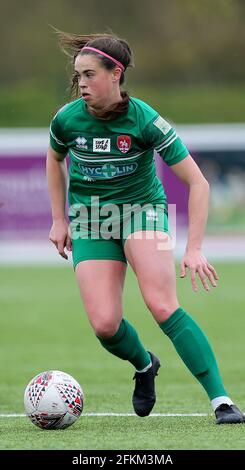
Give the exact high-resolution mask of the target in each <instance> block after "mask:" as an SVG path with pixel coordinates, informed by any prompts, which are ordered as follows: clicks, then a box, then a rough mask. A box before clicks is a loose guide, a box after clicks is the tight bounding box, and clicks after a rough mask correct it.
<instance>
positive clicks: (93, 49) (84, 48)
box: [81, 46, 125, 72]
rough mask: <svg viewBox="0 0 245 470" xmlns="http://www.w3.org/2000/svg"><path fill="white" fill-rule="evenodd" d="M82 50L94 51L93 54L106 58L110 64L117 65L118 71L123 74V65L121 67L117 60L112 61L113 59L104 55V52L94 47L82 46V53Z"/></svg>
mask: <svg viewBox="0 0 245 470" xmlns="http://www.w3.org/2000/svg"><path fill="white" fill-rule="evenodd" d="M84 50H87V51H94V52H97V53H98V54H100V55H103V56H104V57H106V58H107V59H110V60H112V62H114V63H115V64H116V65H118V67H120V69H121V70H122V71H123V72H124V70H125V67H124V65H123V64H122V63H121V62H119V61H118V60H116V59H114V57H111V56H110V55H108V54H106V53H105V52H103V51H100V50H99V49H95V47H90V46H84V47H83V48H82V49H81V52H83V51H84Z"/></svg>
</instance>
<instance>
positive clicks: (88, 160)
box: [50, 98, 188, 207]
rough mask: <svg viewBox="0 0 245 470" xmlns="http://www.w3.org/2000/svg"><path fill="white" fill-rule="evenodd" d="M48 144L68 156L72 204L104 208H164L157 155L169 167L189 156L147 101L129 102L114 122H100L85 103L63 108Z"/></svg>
mask: <svg viewBox="0 0 245 470" xmlns="http://www.w3.org/2000/svg"><path fill="white" fill-rule="evenodd" d="M50 144H51V147H52V148H53V149H54V150H55V151H56V152H58V153H63V154H64V155H65V154H67V153H69V157H70V167H69V174H70V182H69V203H70V205H73V204H79V203H81V204H84V205H85V206H86V207H88V206H90V204H91V196H98V197H99V201H100V206H102V205H104V204H108V203H113V204H117V205H119V206H120V205H122V204H132V203H137V204H140V205H144V204H147V203H151V204H165V206H166V195H165V192H164V189H163V186H162V183H161V182H160V180H159V179H158V178H157V176H156V168H155V161H154V150H156V151H157V152H158V153H159V154H160V156H161V157H162V159H163V160H164V161H165V162H166V164H167V165H174V164H175V163H178V162H180V161H181V160H182V159H184V158H185V157H186V156H187V155H188V150H187V148H186V147H185V146H184V145H183V143H182V142H181V140H180V138H179V137H178V136H177V134H176V132H175V130H174V129H173V128H172V127H171V125H170V124H169V123H168V122H167V121H165V120H164V119H163V118H162V117H161V116H160V115H159V114H158V113H157V112H156V111H155V110H154V109H152V108H151V107H150V106H148V105H147V104H146V103H144V102H143V101H141V100H139V99H136V98H130V100H129V107H128V111H127V112H126V113H124V114H122V115H120V116H119V117H117V118H116V119H113V120H108V121H107V120H102V119H98V118H96V117H95V116H93V115H92V114H90V113H89V112H88V110H87V105H86V103H85V102H84V100H83V99H82V98H80V99H77V100H75V101H73V102H71V103H68V104H66V105H65V106H63V108H61V109H60V110H59V111H58V113H57V114H56V116H55V117H54V119H53V120H52V123H51V126H50Z"/></svg>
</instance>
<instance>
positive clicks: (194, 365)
mask: <svg viewBox="0 0 245 470" xmlns="http://www.w3.org/2000/svg"><path fill="white" fill-rule="evenodd" d="M155 233H156V234H158V238H157V236H155V237H154V239H151V238H147V239H146V237H147V232H144V233H142V239H141V240H140V239H137V240H136V239H134V238H133V237H132V236H131V238H128V239H127V240H126V243H125V246H124V250H125V254H126V256H127V259H128V260H129V262H130V264H131V265H132V267H133V269H134V271H135V273H136V276H137V279H138V282H139V286H140V289H141V292H142V295H143V298H144V300H145V303H146V305H147V306H148V308H149V310H150V311H151V312H152V314H153V316H154V318H155V320H156V322H157V323H158V324H159V326H160V328H161V329H162V331H163V332H164V333H165V334H166V335H167V336H168V337H169V338H170V340H171V341H172V343H173V345H174V346H175V349H176V351H177V352H178V354H179V355H180V357H181V358H182V360H183V361H184V363H185V364H186V366H187V367H188V369H189V370H190V371H191V373H192V374H193V375H194V376H195V377H196V379H197V380H198V381H199V382H200V383H201V384H202V386H203V387H204V389H205V390H206V392H207V394H208V396H209V398H210V400H211V404H212V406H213V409H214V410H216V417H217V423H218V424H221V423H224V422H227V423H233V422H243V415H242V413H241V412H240V411H239V410H238V409H236V408H234V404H233V402H232V401H231V400H230V398H229V397H228V395H227V392H226V390H225V388H224V386H223V383H222V380H221V377H220V373H219V370H218V366H217V363H216V359H215V356H214V353H213V351H212V349H211V346H210V344H209V341H208V339H207V337H206V336H205V334H204V333H203V332H202V330H201V329H200V327H199V326H198V325H197V323H196V322H195V321H194V320H193V319H192V318H191V317H190V315H188V313H187V312H186V311H185V310H184V309H183V308H181V307H180V306H179V303H178V299H177V295H176V275H175V267H174V259H173V254H172V250H171V249H159V246H161V247H162V248H163V246H164V243H163V242H160V241H159V237H160V236H165V237H168V235H167V234H164V235H161V233H158V232H155ZM165 245H166V243H165ZM220 405H221V406H222V407H223V409H222V410H221V411H220V412H221V415H219V417H218V416H217V414H218V413H219V412H218V408H219V406H220ZM219 418H220V420H219Z"/></svg>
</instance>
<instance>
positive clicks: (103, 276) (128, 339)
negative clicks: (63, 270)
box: [73, 239, 151, 370]
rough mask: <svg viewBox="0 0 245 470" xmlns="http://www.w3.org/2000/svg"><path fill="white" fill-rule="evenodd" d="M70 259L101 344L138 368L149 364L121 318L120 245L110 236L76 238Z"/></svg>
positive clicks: (123, 265)
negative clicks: (103, 237)
mask: <svg viewBox="0 0 245 470" xmlns="http://www.w3.org/2000/svg"><path fill="white" fill-rule="evenodd" d="M103 257H104V258H106V259H103ZM93 258H97V259H93ZM110 258H111V259H110ZM73 260H74V265H75V273H76V278H77V282H78V285H79V289H80V293H81V297H82V300H83V303H84V307H85V310H86V312H87V315H88V318H89V321H90V323H91V325H92V327H93V329H94V332H95V334H96V336H97V337H98V339H99V340H100V342H101V344H102V346H103V347H104V348H105V349H107V350H108V351H109V352H111V353H112V354H114V355H115V356H117V357H120V358H121V359H125V360H128V361H129V362H131V363H132V364H133V365H134V367H135V368H136V369H138V370H142V369H143V370H144V369H145V368H147V367H148V366H150V363H151V359H150V356H149V353H148V352H147V351H146V350H145V348H144V346H143V345H142V343H141V341H140V339H139V337H138V334H137V332H136V330H135V329H134V327H133V326H132V325H131V324H130V323H129V322H128V321H127V320H126V319H125V318H122V315H123V312H122V292H123V285H124V279H125V273H126V266H127V265H126V260H125V256H124V254H123V250H122V246H121V245H120V244H119V243H116V242H115V241H113V240H111V241H110V240H101V239H100V240H91V239H87V240H78V241H75V242H73Z"/></svg>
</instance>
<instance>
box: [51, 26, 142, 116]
mask: <svg viewBox="0 0 245 470" xmlns="http://www.w3.org/2000/svg"><path fill="white" fill-rule="evenodd" d="M55 31H56V33H57V34H58V36H59V43H60V46H61V49H62V51H63V52H64V53H65V54H66V55H68V56H69V57H71V58H72V63H73V64H74V62H75V59H76V57H77V56H78V54H83V52H82V51H81V49H82V48H83V47H84V46H85V45H86V46H90V47H94V48H95V49H99V50H101V51H102V52H105V53H106V54H108V55H110V56H112V57H113V58H114V59H116V60H118V61H119V62H121V63H122V64H123V66H124V71H122V73H121V77H120V85H122V84H123V83H124V80H125V71H126V69H127V67H130V66H131V67H133V66H134V64H133V57H132V52H131V49H130V47H129V45H128V43H127V42H126V41H124V40H123V39H119V38H117V37H116V36H114V35H112V34H106V33H102V34H98V33H97V34H89V35H76V34H71V33H65V32H63V31H59V30H57V29H55ZM84 54H91V55H95V56H96V57H98V59H99V60H100V61H101V63H102V65H103V66H104V67H105V68H106V69H107V70H112V69H113V68H114V67H115V66H116V65H115V63H114V62H113V61H112V60H110V59H108V58H106V57H104V56H102V55H99V53H97V52H95V51H89V50H86V51H84ZM70 92H71V98H72V99H76V98H77V97H78V96H79V87H78V76H77V73H76V72H74V73H73V76H72V79H71V87H70ZM121 97H122V101H120V102H119V103H116V104H114V105H113V106H111V107H110V108H108V109H107V110H104V111H103V112H99V111H97V112H96V116H97V117H98V118H101V119H114V118H115V117H117V116H119V115H120V114H122V113H125V112H126V111H127V110H128V103H129V95H128V93H127V92H126V91H121Z"/></svg>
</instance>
